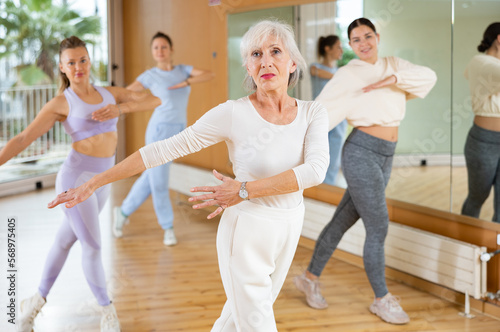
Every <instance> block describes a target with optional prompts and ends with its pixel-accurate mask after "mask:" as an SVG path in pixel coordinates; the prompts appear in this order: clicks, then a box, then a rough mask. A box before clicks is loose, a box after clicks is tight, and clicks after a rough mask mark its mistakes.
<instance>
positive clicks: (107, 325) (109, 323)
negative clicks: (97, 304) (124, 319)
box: [101, 303, 120, 332]
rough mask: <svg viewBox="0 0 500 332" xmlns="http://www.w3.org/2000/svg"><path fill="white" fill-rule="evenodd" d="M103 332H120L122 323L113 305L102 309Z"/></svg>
mask: <svg viewBox="0 0 500 332" xmlns="http://www.w3.org/2000/svg"><path fill="white" fill-rule="evenodd" d="M101 332H120V322H119V321H118V315H117V314H116V309H115V305H114V304H113V303H110V304H108V305H107V306H104V307H102V318H101Z"/></svg>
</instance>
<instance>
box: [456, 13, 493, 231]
mask: <svg viewBox="0 0 500 332" xmlns="http://www.w3.org/2000/svg"><path fill="white" fill-rule="evenodd" d="M477 49H478V51H479V52H481V53H482V54H478V55H476V56H474V57H473V58H472V59H471V61H470V62H469V64H468V66H467V69H466V71H465V77H466V78H467V79H468V80H469V86H470V93H471V96H472V111H473V112H474V115H475V116H474V124H473V126H472V128H471V129H470V131H469V135H468V137H467V141H466V142H465V148H464V150H465V151H464V152H465V161H466V163H467V174H468V180H469V194H468V196H467V199H466V200H465V202H464V205H463V207H462V214H464V215H467V216H471V217H476V218H477V217H479V213H480V212H481V207H482V206H483V203H484V201H485V200H486V199H487V198H488V196H489V194H490V191H491V187H493V188H494V192H495V198H494V203H493V209H494V213H493V219H492V220H493V221H494V222H500V22H495V23H492V24H490V25H489V26H488V28H487V29H486V31H485V32H484V36H483V40H482V41H481V44H480V45H479V46H478V47H477Z"/></svg>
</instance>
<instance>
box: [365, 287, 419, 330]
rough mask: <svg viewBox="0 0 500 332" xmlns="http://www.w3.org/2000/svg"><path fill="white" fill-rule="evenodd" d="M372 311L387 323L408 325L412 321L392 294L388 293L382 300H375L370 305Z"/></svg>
mask: <svg viewBox="0 0 500 332" xmlns="http://www.w3.org/2000/svg"><path fill="white" fill-rule="evenodd" d="M370 311H371V313H372V314H375V315H377V316H379V317H380V318H381V319H382V320H383V321H385V322H387V323H391V324H406V323H408V322H409V321H410V317H408V315H407V314H406V312H404V310H403V308H401V306H400V305H399V299H398V298H397V297H395V296H394V295H392V294H391V293H387V294H386V295H385V296H384V297H383V298H381V299H380V300H377V299H375V300H374V301H373V303H372V304H371V305H370Z"/></svg>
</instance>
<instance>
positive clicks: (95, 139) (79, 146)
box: [72, 131, 118, 158]
mask: <svg viewBox="0 0 500 332" xmlns="http://www.w3.org/2000/svg"><path fill="white" fill-rule="evenodd" d="M117 142H118V135H117V133H116V131H111V132H108V133H102V134H98V135H95V136H91V137H89V138H86V139H82V140H81V141H78V142H74V143H73V144H72V147H73V149H74V150H75V151H76V152H79V153H81V154H84V155H87V156H91V157H98V158H108V157H112V156H113V155H114V154H115V153H116V144H117Z"/></svg>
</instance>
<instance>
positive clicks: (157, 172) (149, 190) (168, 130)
mask: <svg viewBox="0 0 500 332" xmlns="http://www.w3.org/2000/svg"><path fill="white" fill-rule="evenodd" d="M184 128H185V124H179V123H174V124H170V123H166V122H160V123H157V124H155V123H154V119H153V118H152V119H151V121H150V123H149V124H148V128H147V130H146V144H150V143H153V142H157V141H160V140H164V139H167V138H169V137H171V136H174V135H175V134H178V133H180V132H181V131H182V130H183V129H184ZM170 164H171V163H167V164H164V165H161V166H158V167H154V168H150V169H147V170H145V171H144V172H143V173H142V175H141V176H140V177H139V179H137V181H135V183H134V185H133V186H132V189H130V192H129V193H128V195H127V197H126V198H125V200H124V201H123V203H122V206H121V210H122V213H123V214H125V215H126V216H129V215H131V214H132V213H134V212H135V211H136V210H137V209H138V208H139V206H141V205H142V203H144V201H145V200H146V199H147V198H148V197H149V195H152V196H153V206H154V209H155V213H156V217H157V218H158V223H159V224H160V226H161V227H162V228H163V229H169V228H172V227H173V222H174V213H173V210H172V204H171V203H170V194H169V189H168V180H169V174H170Z"/></svg>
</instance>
